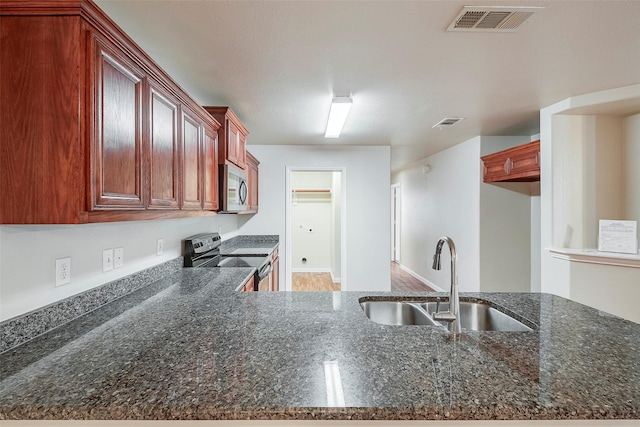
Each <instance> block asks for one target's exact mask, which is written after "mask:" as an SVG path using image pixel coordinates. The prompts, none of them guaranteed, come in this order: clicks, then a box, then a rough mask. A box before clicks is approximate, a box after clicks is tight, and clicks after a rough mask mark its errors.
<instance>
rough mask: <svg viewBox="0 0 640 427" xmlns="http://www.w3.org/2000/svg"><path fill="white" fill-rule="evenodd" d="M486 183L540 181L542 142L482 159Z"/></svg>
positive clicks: (535, 142) (528, 144) (519, 146)
mask: <svg viewBox="0 0 640 427" xmlns="http://www.w3.org/2000/svg"><path fill="white" fill-rule="evenodd" d="M481 159H482V161H483V163H484V179H483V180H484V182H533V181H540V140H537V141H532V142H529V143H527V144H522V145H518V146H517V147H513V148H509V149H507V150H502V151H499V152H497V153H493V154H489V155H487V156H483V157H481Z"/></svg>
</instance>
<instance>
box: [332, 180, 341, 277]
mask: <svg viewBox="0 0 640 427" xmlns="http://www.w3.org/2000/svg"><path fill="white" fill-rule="evenodd" d="M331 185H332V187H331V191H332V194H333V197H332V198H331V235H332V237H333V240H332V243H333V244H332V247H331V276H332V277H331V279H332V280H333V281H334V282H335V283H340V282H341V281H342V278H341V277H340V275H341V274H342V271H341V262H342V259H341V258H342V255H341V253H340V250H341V248H340V242H341V239H342V173H341V172H333V180H332V183H331Z"/></svg>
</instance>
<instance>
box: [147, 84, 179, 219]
mask: <svg viewBox="0 0 640 427" xmlns="http://www.w3.org/2000/svg"><path fill="white" fill-rule="evenodd" d="M178 115H179V111H178V102H177V101H176V100H175V99H174V98H173V97H171V96H169V95H167V94H166V92H164V91H163V90H162V89H160V87H159V86H158V85H156V84H155V83H152V82H150V83H149V115H148V117H149V129H148V131H147V132H148V135H149V156H148V157H149V163H150V164H149V170H150V175H149V205H148V207H149V208H151V209H178V208H179V207H180V206H179V195H178V188H179V185H178V182H179V180H178V178H179V175H178V165H179V158H178V149H179V145H178Z"/></svg>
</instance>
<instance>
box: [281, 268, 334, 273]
mask: <svg viewBox="0 0 640 427" xmlns="http://www.w3.org/2000/svg"><path fill="white" fill-rule="evenodd" d="M291 272H292V273H331V269H329V268H292V269H291Z"/></svg>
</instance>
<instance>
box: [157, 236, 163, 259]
mask: <svg viewBox="0 0 640 427" xmlns="http://www.w3.org/2000/svg"><path fill="white" fill-rule="evenodd" d="M163 252H164V239H158V243H157V245H156V255H158V256H159V255H162V253H163Z"/></svg>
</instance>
